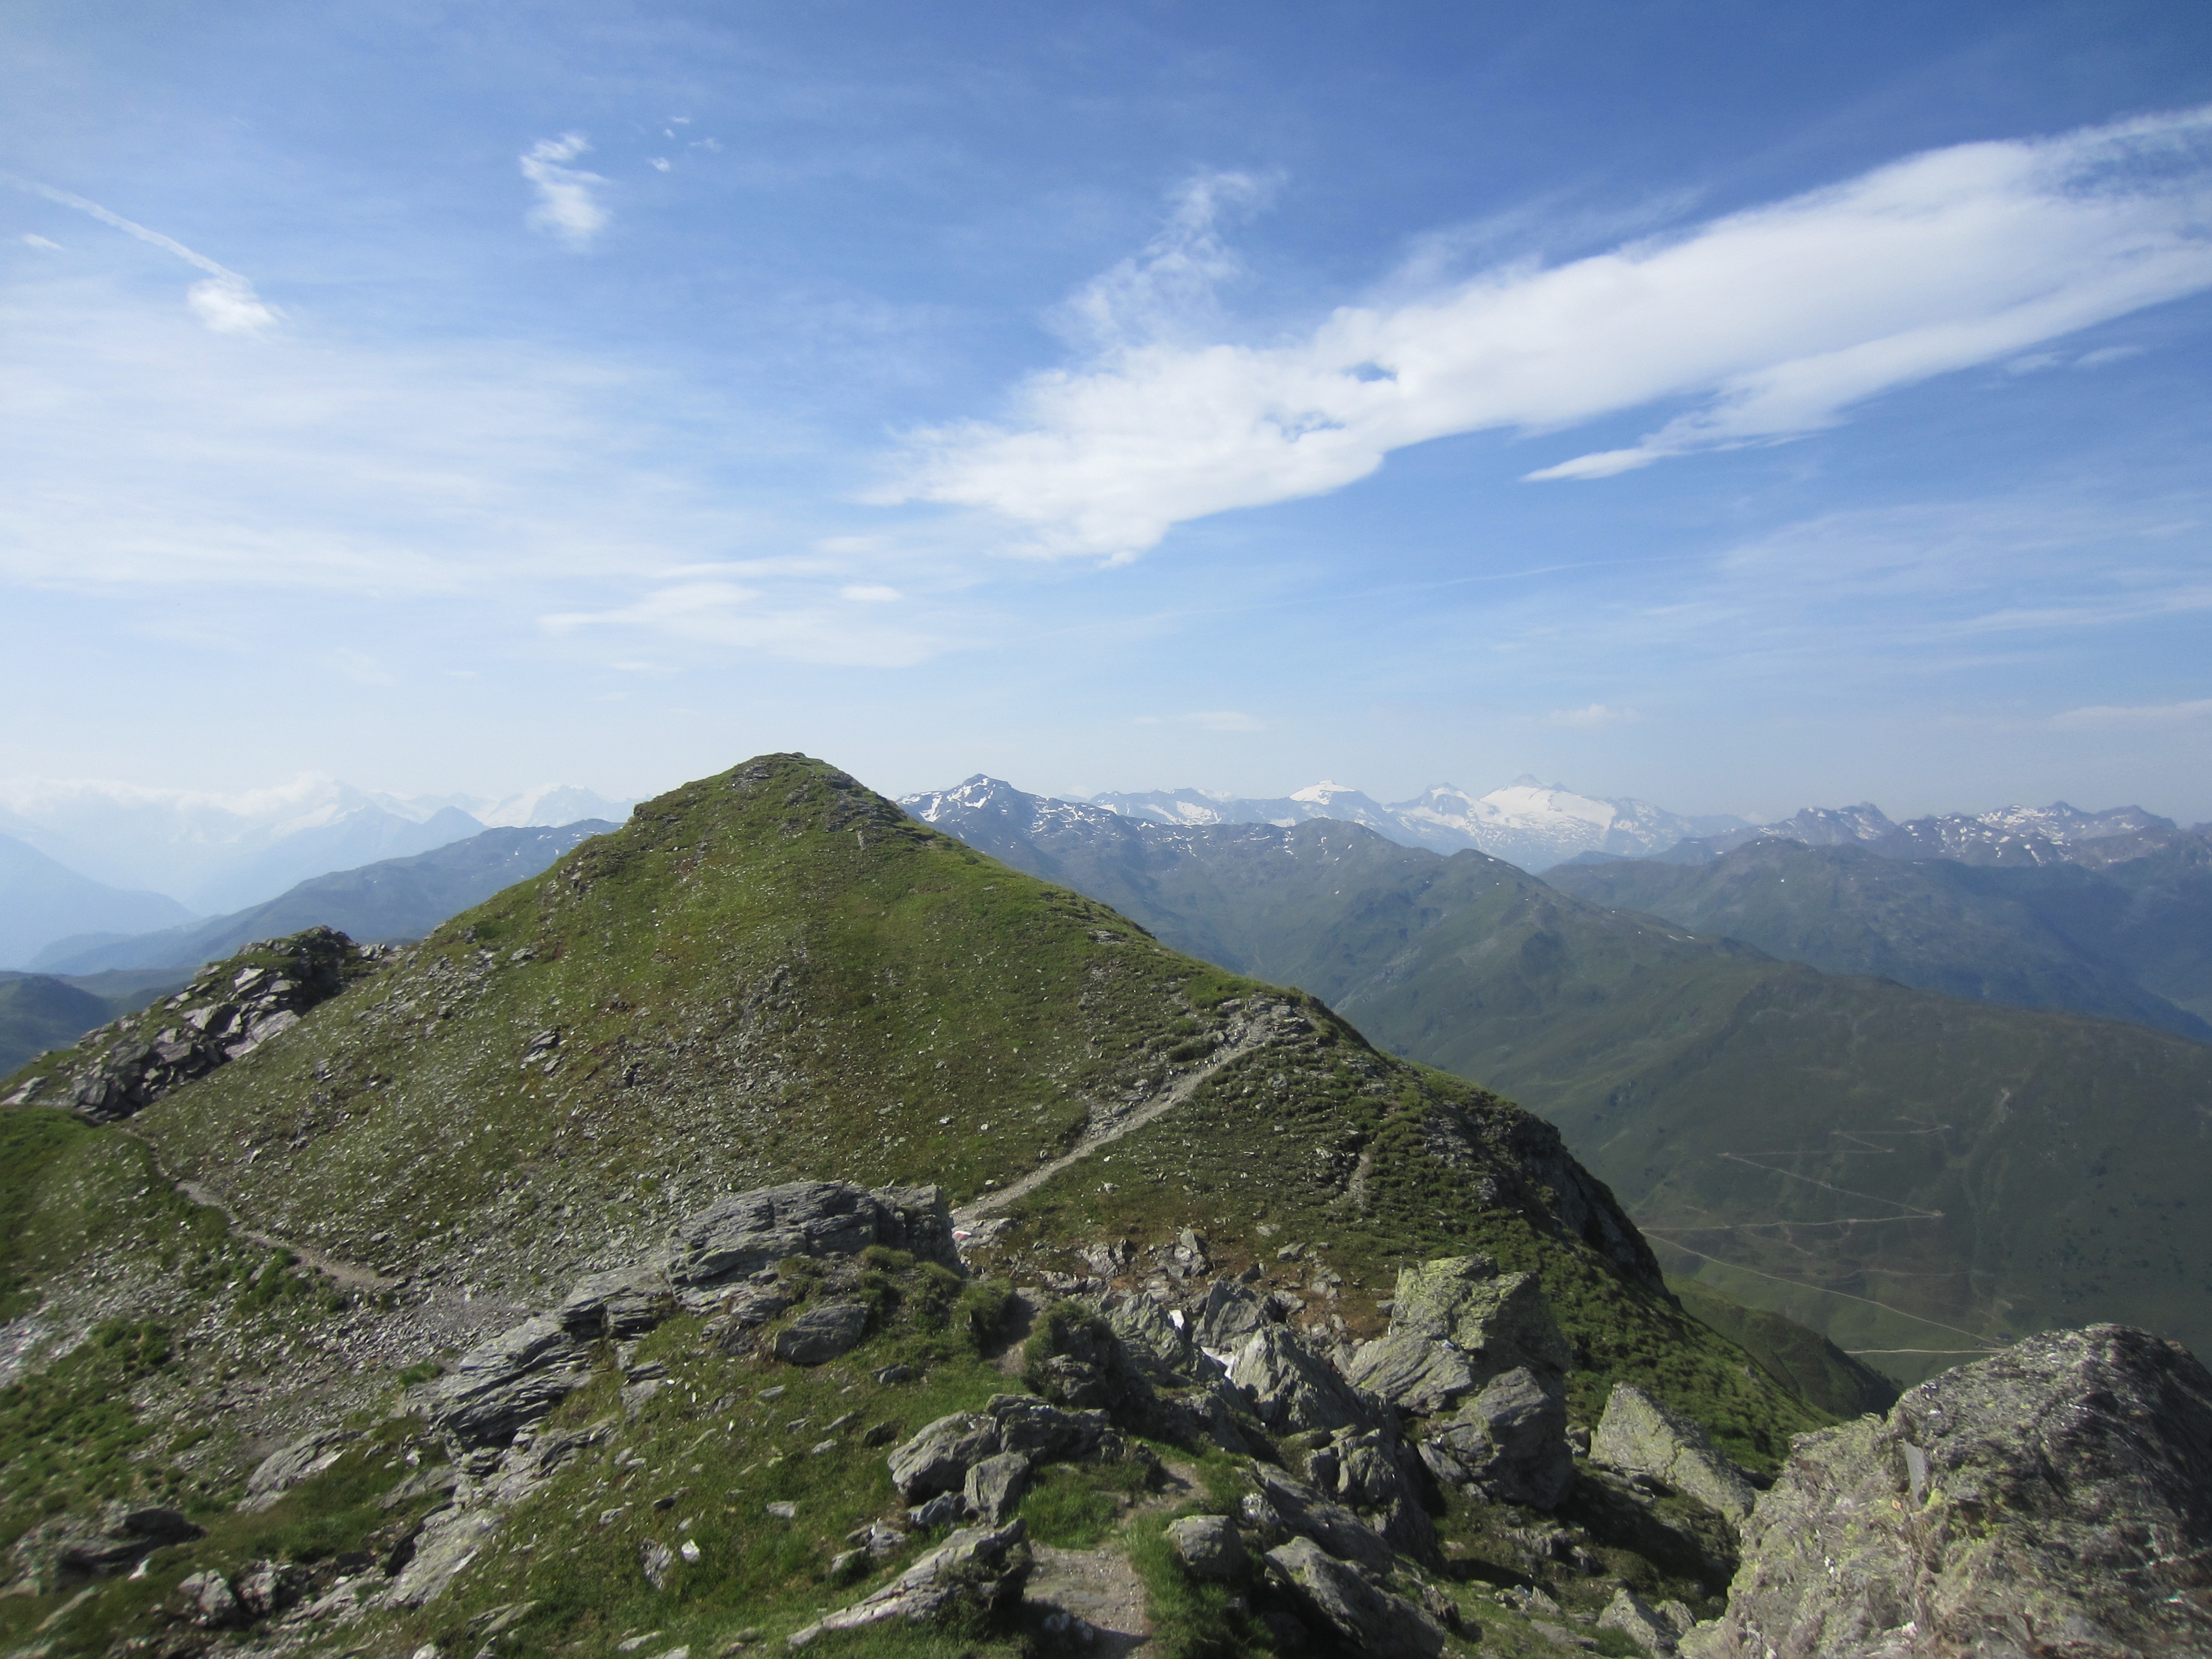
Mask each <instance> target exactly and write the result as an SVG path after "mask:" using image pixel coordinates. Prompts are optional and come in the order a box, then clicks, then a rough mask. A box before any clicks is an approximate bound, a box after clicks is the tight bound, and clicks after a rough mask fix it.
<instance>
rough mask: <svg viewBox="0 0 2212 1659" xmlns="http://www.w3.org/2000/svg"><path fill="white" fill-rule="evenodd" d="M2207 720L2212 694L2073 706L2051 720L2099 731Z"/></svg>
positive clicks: (2071, 728)
mask: <svg viewBox="0 0 2212 1659" xmlns="http://www.w3.org/2000/svg"><path fill="white" fill-rule="evenodd" d="M2193 720H2212V697H2200V698H2198V699H2197V700H2196V701H2195V702H2161V703H2148V704H2145V705H2142V706H2141V707H2138V708H2113V707H2110V706H2102V707H2098V708H2069V709H2068V710H2067V711H2066V712H2065V713H2064V714H2059V715H2056V716H2054V717H2053V718H2052V720H2051V724H2052V725H2053V726H2057V727H2059V728H2060V729H2061V730H2063V731H2099V730H2104V729H2106V728H2110V727H2113V726H2153V727H2155V726H2183V725H2186V724H2188V723H2189V722H2191V721H2193Z"/></svg>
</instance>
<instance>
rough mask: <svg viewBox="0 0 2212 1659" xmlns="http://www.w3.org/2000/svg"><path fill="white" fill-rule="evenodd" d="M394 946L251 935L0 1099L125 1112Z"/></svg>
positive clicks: (204, 1069) (276, 1025) (380, 959)
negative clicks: (50, 1073)
mask: <svg viewBox="0 0 2212 1659" xmlns="http://www.w3.org/2000/svg"><path fill="white" fill-rule="evenodd" d="M396 954H397V952H395V951H393V950H392V947H390V946H389V945H367V946H362V945H355V944H354V942H353V941H352V940H351V939H348V938H347V937H346V936H345V935H344V934H343V933H337V932H336V931H335V930H333V929H331V928H328V927H310V928H308V929H307V930H306V931H305V932H303V933H294V934H291V935H289V937H287V938H284V939H267V940H261V941H258V942H256V943H254V944H252V945H247V946H246V948H245V949H244V950H243V951H240V952H239V953H238V954H237V955H236V956H234V957H228V958H226V959H225V960H224V961H222V962H219V963H215V964H214V965H213V966H211V967H209V968H204V969H201V970H200V972H199V974H198V975H197V977H196V978H194V979H193V981H192V982H191V984H190V985H187V986H186V987H185V988H184V989H183V990H181V991H179V992H178V993H177V994H175V995H174V996H172V997H169V998H167V1000H164V1001H161V1002H159V1003H156V1004H155V1006H153V1007H151V1008H149V1009H147V1010H146V1011H144V1012H142V1013H137V1014H131V1015H127V1016H125V1018H122V1019H119V1020H117V1021H116V1022H115V1023H114V1024H112V1025H104V1026H102V1027H100V1030H96V1031H94V1032H93V1033H92V1034H91V1035H89V1036H86V1037H84V1038H83V1039H82V1040H81V1041H80V1042H78V1044H77V1046H76V1049H75V1050H64V1054H66V1055H70V1056H72V1063H71V1064H70V1067H69V1069H68V1070H67V1072H66V1073H64V1074H62V1075H61V1076H59V1077H58V1078H46V1077H41V1078H37V1079H33V1080H32V1081H31V1082H30V1083H28V1084H27V1085H25V1086H24V1088H22V1089H20V1090H18V1091H16V1092H15V1094H14V1095H12V1096H10V1097H9V1101H8V1103H9V1105H21V1104H24V1103H42V1104H51V1105H60V1106H67V1107H68V1108H69V1109H70V1110H72V1111H74V1112H76V1114H77V1115H79V1116H80V1117H83V1118H86V1119H88V1120H89V1121H92V1122H94V1123H112V1122H114V1121H116V1120H118V1118H126V1117H131V1116H132V1115H136V1114H137V1113H139V1112H143V1111H144V1110H145V1109H146V1108H148V1107H149V1106H151V1105H152V1104H153V1103H155V1101H157V1100H159V1099H160V1098H161V1097H162V1096H163V1095H166V1094H167V1093H168V1092H169V1091H171V1090H173V1089H176V1088H179V1087H181V1086H182V1085H185V1084H187V1083H190V1082H191V1081H192V1080H193V1079H195V1078H200V1077H204V1076H206V1075H207V1074H208V1073H210V1072H211V1071H213V1070H215V1069H216V1067H217V1066H225V1065H228V1064H229V1063H230V1062H231V1061H232V1060H242V1059H244V1058H245V1057H246V1055H247V1054H252V1052H253V1051H254V1050H255V1049H256V1048H259V1047H260V1046H261V1045H262V1044H263V1043H264V1042H268V1041H269V1040H270V1038H271V1037H274V1036H281V1035H282V1034H283V1033H284V1032H286V1031H288V1030H291V1028H292V1027H293V1026H295V1025H296V1024H299V1023H300V1016H301V1015H302V1014H304V1013H306V1012H307V1010H309V1009H310V1008H313V1007H315V1006H318V1005H319V1004H321V1003H324V1002H327V1001H329V1000H331V998H332V997H334V996H336V995H337V994H338V993H339V992H340V991H343V990H344V989H345V988H346V987H347V986H349V985H350V984H352V983H353V982H354V981H356V980H357V979H360V978H361V977H362V976H363V975H367V974H369V973H372V972H374V970H375V969H377V968H378V967H380V966H381V965H382V964H383V963H386V962H387V961H389V960H390V959H391V958H392V957H393V956H394V955H396ZM77 1054H82V1055H83V1056H84V1058H82V1059H81V1060H76V1059H74V1058H73V1057H74V1056H75V1055H77Z"/></svg>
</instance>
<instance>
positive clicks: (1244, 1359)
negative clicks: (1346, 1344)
mask: <svg viewBox="0 0 2212 1659" xmlns="http://www.w3.org/2000/svg"><path fill="white" fill-rule="evenodd" d="M1229 1380H1230V1381H1231V1382H1232V1383H1235V1384H1237V1387H1238V1388H1240V1389H1243V1390H1244V1392H1245V1395H1246V1396H1247V1397H1248V1398H1249V1400H1250V1401H1251V1402H1252V1409H1253V1410H1254V1411H1255V1412H1257V1413H1259V1416H1260V1420H1261V1422H1263V1423H1265V1424H1266V1425H1267V1426H1268V1427H1269V1428H1271V1429H1273V1430H1274V1431H1275V1432H1277V1433H1278V1434H1303V1433H1305V1432H1307V1431H1311V1430H1315V1429H1321V1430H1328V1431H1335V1430H1337V1429H1345V1428H1352V1429H1371V1428H1374V1427H1376V1425H1378V1424H1380V1423H1382V1422H1383V1421H1385V1420H1386V1419H1387V1417H1388V1411H1389V1408H1388V1407H1383V1406H1382V1405H1381V1404H1380V1403H1379V1402H1378V1401H1375V1400H1372V1399H1370V1398H1369V1397H1367V1396H1366V1395H1362V1394H1361V1393H1360V1392H1359V1390H1358V1389H1356V1388H1354V1387H1353V1386H1352V1384H1351V1383H1348V1382H1346V1380H1345V1378H1344V1375H1343V1373H1342V1372H1340V1371H1339V1370H1337V1369H1336V1367H1335V1366H1334V1365H1332V1364H1329V1363H1328V1360H1326V1359H1324V1358H1322V1357H1321V1356H1320V1355H1319V1354H1316V1353H1315V1352H1313V1351H1312V1350H1311V1349H1310V1348H1308V1347H1307V1346H1305V1344H1304V1343H1303V1342H1301V1341H1299V1340H1298V1339H1297V1337H1295V1336H1293V1335H1291V1333H1290V1330H1289V1328H1287V1327H1285V1326H1281V1325H1269V1326H1267V1327H1266V1328H1263V1329H1261V1331H1259V1332H1258V1333H1257V1334H1255V1335H1254V1336H1252V1337H1250V1338H1249V1340H1246V1342H1245V1344H1244V1346H1243V1347H1241V1348H1239V1349H1238V1350H1237V1357H1236V1358H1235V1359H1234V1360H1233V1361H1232V1362H1231V1364H1230V1367H1229Z"/></svg>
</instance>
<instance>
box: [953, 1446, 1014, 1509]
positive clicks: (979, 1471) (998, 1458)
mask: <svg viewBox="0 0 2212 1659" xmlns="http://www.w3.org/2000/svg"><path fill="white" fill-rule="evenodd" d="M1029 1489H1030V1460H1029V1459H1028V1458H1026V1457H1024V1456H1023V1455H1021V1454H1020V1453H1019V1452H1011V1451H1005V1452H1000V1453H997V1454H996V1455H994V1456H990V1457H987V1458H985V1459H984V1460H983V1461H982V1462H980V1463H978V1464H976V1465H975V1467H974V1468H970V1469H969V1471H968V1479H967V1481H966V1483H965V1485H964V1486H963V1487H962V1489H961V1495H962V1496H963V1498H966V1499H967V1500H968V1509H969V1513H970V1514H972V1515H974V1516H975V1518H976V1519H977V1520H979V1521H981V1522H983V1523H984V1524H985V1525H987V1526H993V1527H995V1526H998V1525H1000V1523H1001V1522H1004V1521H1005V1520H1006V1517H1007V1516H1010V1515H1012V1513H1013V1512H1014V1510H1015V1509H1016V1508H1017V1507H1018V1505H1019V1504H1020V1503H1021V1501H1022V1494H1023V1493H1024V1492H1027V1491H1029Z"/></svg>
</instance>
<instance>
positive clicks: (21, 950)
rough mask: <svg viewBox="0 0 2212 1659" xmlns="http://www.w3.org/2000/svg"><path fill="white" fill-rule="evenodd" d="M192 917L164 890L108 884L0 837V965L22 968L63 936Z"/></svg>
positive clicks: (140, 929)
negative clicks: (135, 889)
mask: <svg viewBox="0 0 2212 1659" xmlns="http://www.w3.org/2000/svg"><path fill="white" fill-rule="evenodd" d="M191 917H192V913H191V911H189V910H187V909H186V908H185V907H184V906H183V905H181V904H179V903H178V902H176V900H174V899H173V898H170V897H168V896H167V895H165V894H161V893H134V892H127V891H125V890H123V889H121V888H117V887H110V886H109V885H108V884H106V883H105V882H100V881H94V879H93V878H91V877H89V876H81V875H79V874H78V873H77V872H76V871H74V870H72V869H70V868H69V867H68V866H66V865H64V864H61V863H58V862H57V861H56V860H53V859H51V858H49V857H47V856H46V854H44V853H41V852H40V851H39V849H38V848H35V847H33V846H31V845H29V844H28V843H27V842H21V841H18V840H17V839H16V838H15V836H5V835H0V968H21V967H23V966H25V965H26V964H27V963H29V962H30V960H31V959H32V958H33V957H35V956H36V955H37V954H38V953H39V951H40V950H41V949H42V948H43V947H44V946H46V945H47V944H49V943H51V942H52V940H54V939H60V938H62V937H64V935H66V934H70V933H146V932H149V931H151V930H152V929H154V928H156V927H174V926H176V925H178V924H179V923H181V922H186V921H191Z"/></svg>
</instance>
